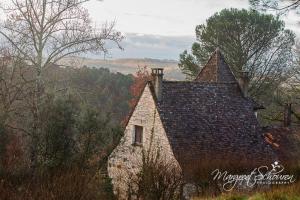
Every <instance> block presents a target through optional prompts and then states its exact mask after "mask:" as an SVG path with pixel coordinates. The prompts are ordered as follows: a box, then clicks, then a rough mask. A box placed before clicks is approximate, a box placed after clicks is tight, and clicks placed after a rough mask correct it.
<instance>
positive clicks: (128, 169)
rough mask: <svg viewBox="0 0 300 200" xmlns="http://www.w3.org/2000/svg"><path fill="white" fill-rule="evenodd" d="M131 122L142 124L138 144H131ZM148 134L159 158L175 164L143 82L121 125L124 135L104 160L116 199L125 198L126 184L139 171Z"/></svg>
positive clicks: (147, 147)
mask: <svg viewBox="0 0 300 200" xmlns="http://www.w3.org/2000/svg"><path fill="white" fill-rule="evenodd" d="M135 125H139V126H142V127H143V139H142V146H136V145H133V141H134V126H135ZM151 136H152V137H151ZM151 138H152V145H151V147H152V151H155V150H157V149H159V151H160V155H161V158H162V159H165V160H168V162H171V163H173V164H174V165H175V166H177V167H179V164H178V162H177V160H176V159H175V157H174V154H173V152H172V149H171V146H170V144H169V141H168V138H167V136H166V133H165V130H164V128H163V125H162V122H161V120H160V117H159V114H158V111H157V109H156V106H155V102H154V99H153V96H152V94H151V91H150V88H149V85H146V88H145V89H144V92H143V94H142V95H141V98H140V100H139V102H138V104H137V106H136V108H135V110H134V112H133V114H132V116H131V118H130V119H129V122H128V125H127V126H126V128H125V132H124V136H123V138H122V139H121V141H120V144H119V145H118V146H117V147H116V148H115V150H114V151H113V152H112V154H111V155H110V157H109V161H108V175H109V176H110V178H111V179H112V184H113V187H114V192H115V194H117V195H118V198H119V199H126V194H127V191H128V184H129V183H130V181H131V180H132V179H133V178H134V177H135V174H137V173H138V172H139V170H140V166H141V164H142V150H143V149H144V150H146V151H149V147H150V141H151ZM154 149H155V150H154Z"/></svg>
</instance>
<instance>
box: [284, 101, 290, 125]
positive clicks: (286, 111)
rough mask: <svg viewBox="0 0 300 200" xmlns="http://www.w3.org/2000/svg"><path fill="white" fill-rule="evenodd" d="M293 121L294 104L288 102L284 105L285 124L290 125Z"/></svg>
mask: <svg viewBox="0 0 300 200" xmlns="http://www.w3.org/2000/svg"><path fill="white" fill-rule="evenodd" d="M291 123H292V104H291V103H287V104H285V106H284V111H283V126H284V127H289V126H290V125H291Z"/></svg>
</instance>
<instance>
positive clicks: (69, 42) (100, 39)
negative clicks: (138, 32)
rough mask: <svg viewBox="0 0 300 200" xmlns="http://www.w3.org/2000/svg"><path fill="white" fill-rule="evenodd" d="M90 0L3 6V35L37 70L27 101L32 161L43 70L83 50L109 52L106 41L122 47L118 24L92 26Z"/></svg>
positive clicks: (19, 1)
mask: <svg viewBox="0 0 300 200" xmlns="http://www.w3.org/2000/svg"><path fill="white" fill-rule="evenodd" d="M87 1H88V0H11V3H10V4H7V5H6V6H2V7H1V8H2V10H3V11H4V13H5V14H6V20H5V21H4V22H3V23H2V24H1V26H0V35H1V36H2V37H3V38H4V39H5V41H6V42H7V43H8V44H9V45H11V46H12V47H13V48H14V50H15V51H16V52H17V54H18V55H20V56H21V57H22V59H23V60H24V62H25V63H26V65H27V66H30V67H31V68H32V69H33V72H34V82H35V89H34V90H33V91H32V95H31V96H30V100H27V103H28V106H29V107H30V110H31V113H32V116H33V125H32V127H31V136H32V145H33V147H32V148H33V149H32V156H31V157H32V158H31V160H32V162H33V165H35V162H36V155H35V149H36V145H37V140H38V136H39V135H40V132H41V130H40V124H41V122H40V119H41V118H40V105H41V102H42V94H43V92H44V83H43V72H44V71H45V69H47V68H49V67H51V66H52V65H53V64H55V63H57V62H58V61H60V60H61V59H63V58H65V57H67V56H72V55H78V54H84V53H88V52H91V53H107V48H106V47H105V44H106V42H107V41H111V42H113V43H115V44H116V45H117V46H118V47H119V48H121V46H120V42H121V40H122V38H123V37H122V35H121V33H120V32H117V31H116V30H115V29H114V28H115V23H110V24H104V25H103V26H102V27H101V28H97V27H95V26H92V21H91V19H90V17H89V13H88V10H87V9H86V8H84V7H83V4H84V3H85V2H87Z"/></svg>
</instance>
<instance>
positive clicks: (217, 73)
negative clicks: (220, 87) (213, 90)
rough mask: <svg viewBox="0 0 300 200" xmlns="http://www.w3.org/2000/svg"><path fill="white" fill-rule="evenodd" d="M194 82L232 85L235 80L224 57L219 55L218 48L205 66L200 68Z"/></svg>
mask: <svg viewBox="0 0 300 200" xmlns="http://www.w3.org/2000/svg"><path fill="white" fill-rule="evenodd" d="M196 81H200V82H213V83H233V82H236V79H235V77H234V75H233V73H232V71H231V69H230V67H229V66H228V65H227V63H226V62H225V59H224V56H223V55H222V54H221V52H220V50H219V48H217V49H216V50H215V52H214V53H213V54H212V55H211V57H210V59H209V60H208V62H207V64H206V65H205V66H204V67H203V68H202V70H201V71H200V73H199V74H198V76H197V77H196Z"/></svg>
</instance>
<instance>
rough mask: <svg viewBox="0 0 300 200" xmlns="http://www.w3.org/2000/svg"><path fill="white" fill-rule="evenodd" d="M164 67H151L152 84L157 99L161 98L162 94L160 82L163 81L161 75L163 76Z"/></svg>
mask: <svg viewBox="0 0 300 200" xmlns="http://www.w3.org/2000/svg"><path fill="white" fill-rule="evenodd" d="M163 72H164V69H163V68H152V73H151V75H152V79H153V86H154V91H155V95H156V98H157V100H158V101H160V100H161V95H162V83H163V76H164V73H163Z"/></svg>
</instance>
